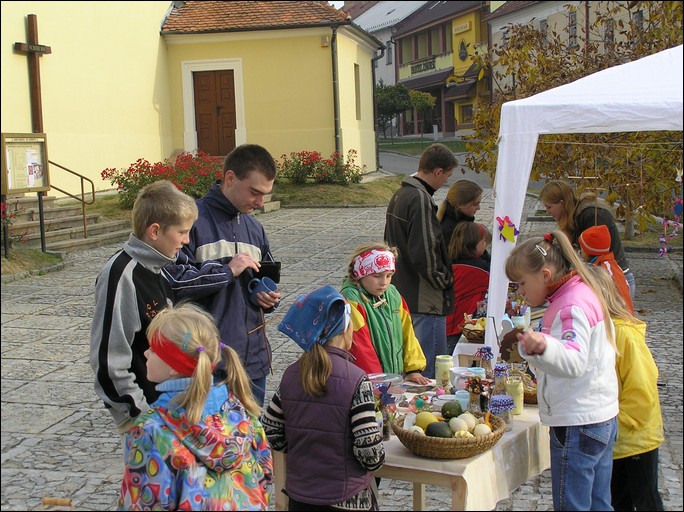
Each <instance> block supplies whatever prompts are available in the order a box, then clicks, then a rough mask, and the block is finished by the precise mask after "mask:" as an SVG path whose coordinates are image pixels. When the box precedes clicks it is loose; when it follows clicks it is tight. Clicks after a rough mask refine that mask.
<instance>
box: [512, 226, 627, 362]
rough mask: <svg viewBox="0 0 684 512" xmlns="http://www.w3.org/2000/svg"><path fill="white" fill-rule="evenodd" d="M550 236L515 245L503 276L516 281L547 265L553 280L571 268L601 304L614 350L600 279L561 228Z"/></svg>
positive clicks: (612, 334) (611, 329) (613, 338)
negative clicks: (582, 258)
mask: <svg viewBox="0 0 684 512" xmlns="http://www.w3.org/2000/svg"><path fill="white" fill-rule="evenodd" d="M550 238H551V240H549V239H548V238H547V237H532V238H528V239H527V240H525V241H523V242H521V243H519V244H518V245H517V246H515V247H514V248H513V250H512V251H511V253H510V254H509V255H508V258H507V259H506V276H507V277H508V279H510V280H511V281H519V280H520V278H521V277H522V275H523V274H534V273H537V272H541V271H542V270H543V269H544V268H547V269H549V270H551V273H552V275H551V279H552V282H553V281H558V280H559V279H560V278H562V277H563V276H565V275H567V274H568V273H569V272H570V271H571V270H573V269H574V270H575V271H576V272H577V274H578V275H579V276H580V278H581V279H582V281H584V283H586V285H587V286H588V287H589V288H590V289H591V290H592V291H593V292H594V294H595V295H596V298H597V299H598V301H599V303H600V304H601V309H602V310H603V316H604V320H606V321H605V322H604V323H605V325H606V334H607V336H608V341H609V342H610V344H611V345H612V346H613V348H615V350H616V352H617V346H616V344H615V336H614V332H613V324H612V322H610V321H607V320H609V319H610V311H609V309H608V304H607V303H606V299H605V297H604V293H603V291H602V290H601V283H600V282H599V280H598V279H597V278H596V275H595V274H594V273H593V272H592V271H590V270H589V267H588V266H587V265H586V264H585V263H584V262H583V261H582V260H581V259H580V257H579V255H578V254H577V253H576V252H575V249H574V248H573V246H572V244H571V243H570V240H569V239H568V237H567V235H566V234H565V233H564V232H563V231H561V230H560V229H557V230H555V231H553V232H552V233H551V236H550ZM613 286H615V284H614V283H613Z"/></svg>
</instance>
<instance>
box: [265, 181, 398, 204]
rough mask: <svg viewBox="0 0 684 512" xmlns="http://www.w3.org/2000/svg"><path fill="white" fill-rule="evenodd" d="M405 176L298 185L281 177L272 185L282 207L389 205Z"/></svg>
mask: <svg viewBox="0 0 684 512" xmlns="http://www.w3.org/2000/svg"><path fill="white" fill-rule="evenodd" d="M403 178H404V176H399V175H397V176H391V177H388V178H380V179H377V180H373V181H368V182H365V183H353V184H351V185H348V186H344V185H322V184H320V183H306V184H304V185H295V184H292V183H288V182H287V181H285V180H278V182H277V183H276V184H275V185H274V187H273V199H274V200H275V201H280V206H281V207H286V208H287V207H291V208H295V207H307V206H378V205H386V204H387V203H389V200H390V198H391V197H392V194H393V193H394V192H395V191H396V190H397V188H399V184H400V183H401V180H402V179H403Z"/></svg>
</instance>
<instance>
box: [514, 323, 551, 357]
mask: <svg viewBox="0 0 684 512" xmlns="http://www.w3.org/2000/svg"><path fill="white" fill-rule="evenodd" d="M516 338H518V341H519V342H520V343H522V346H523V349H525V352H527V353H528V354H529V355H531V356H534V355H538V356H540V355H542V354H543V353H544V351H545V350H546V338H545V337H544V336H542V335H541V334H540V333H538V332H534V331H533V330H531V329H526V330H525V331H523V332H521V333H518V334H516Z"/></svg>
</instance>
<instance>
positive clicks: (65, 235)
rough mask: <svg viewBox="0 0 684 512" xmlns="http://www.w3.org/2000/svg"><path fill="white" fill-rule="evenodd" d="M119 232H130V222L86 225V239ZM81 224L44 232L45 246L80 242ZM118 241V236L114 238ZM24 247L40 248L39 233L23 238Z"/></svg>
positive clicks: (116, 221) (81, 237) (104, 222)
mask: <svg viewBox="0 0 684 512" xmlns="http://www.w3.org/2000/svg"><path fill="white" fill-rule="evenodd" d="M121 230H127V231H128V232H129V233H130V232H131V228H130V222H129V221H127V220H110V221H100V222H98V223H96V224H90V225H88V238H90V237H93V236H96V235H106V234H109V233H116V232H118V231H121ZM83 238H84V236H83V224H80V225H79V226H78V227H74V228H64V229H57V230H53V231H46V232H45V245H46V247H49V246H50V245H51V244H54V243H56V242H63V241H69V240H80V239H83ZM116 239H117V240H118V235H117V236H116ZM25 240H26V241H25V242H23V244H25V247H36V248H40V247H41V241H40V233H32V234H30V235H28V236H27V237H25Z"/></svg>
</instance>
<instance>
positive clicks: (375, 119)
mask: <svg viewBox="0 0 684 512" xmlns="http://www.w3.org/2000/svg"><path fill="white" fill-rule="evenodd" d="M378 50H380V53H379V54H378V56H377V57H373V58H371V76H372V81H371V87H372V88H373V129H374V130H373V131H375V167H376V168H377V169H380V142H379V140H378V131H379V127H378V96H377V94H375V92H376V89H375V63H376V62H377V61H379V60H380V59H382V58H383V57H384V56H385V45H384V44H383V45H382V46H380V48H378ZM391 128H392V127H391V126H390V129H391Z"/></svg>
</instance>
